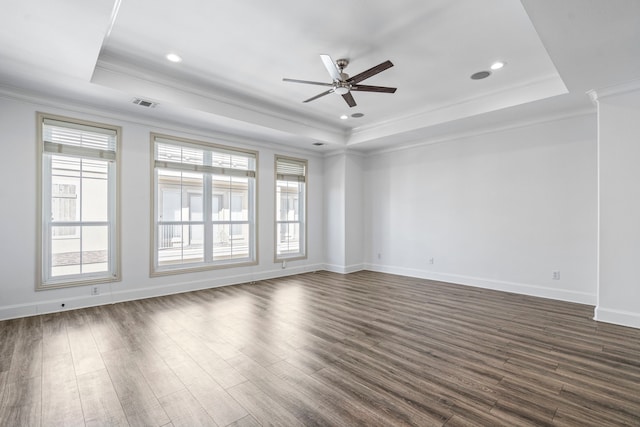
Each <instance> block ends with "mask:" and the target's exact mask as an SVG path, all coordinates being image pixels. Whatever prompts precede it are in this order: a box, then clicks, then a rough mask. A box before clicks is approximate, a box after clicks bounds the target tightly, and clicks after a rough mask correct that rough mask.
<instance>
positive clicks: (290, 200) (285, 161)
mask: <svg viewBox="0 0 640 427" xmlns="http://www.w3.org/2000/svg"><path fill="white" fill-rule="evenodd" d="M275 160H276V161H275V169H276V212H275V214H276V236H275V240H276V245H275V246H276V247H275V250H276V257H275V259H276V261H284V260H290V259H298V258H304V257H306V255H307V251H306V249H307V244H306V236H307V226H306V224H307V221H306V200H307V196H306V189H307V161H306V160H301V159H295V158H291V157H285V156H276V159H275Z"/></svg>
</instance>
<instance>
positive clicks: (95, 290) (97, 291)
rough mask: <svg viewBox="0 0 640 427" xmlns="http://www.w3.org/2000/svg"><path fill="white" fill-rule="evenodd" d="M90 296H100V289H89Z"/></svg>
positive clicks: (95, 287)
mask: <svg viewBox="0 0 640 427" xmlns="http://www.w3.org/2000/svg"><path fill="white" fill-rule="evenodd" d="M91 295H100V288H99V287H97V286H94V287H92V288H91Z"/></svg>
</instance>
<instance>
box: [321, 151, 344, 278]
mask: <svg viewBox="0 0 640 427" xmlns="http://www.w3.org/2000/svg"><path fill="white" fill-rule="evenodd" d="M345 182H346V157H345V156H344V154H337V155H333V156H329V157H327V158H326V159H325V161H324V191H325V194H324V230H325V236H324V259H325V263H326V268H327V269H328V270H330V271H336V272H343V269H344V266H345V251H346V247H345V201H346V198H345V194H346V188H345Z"/></svg>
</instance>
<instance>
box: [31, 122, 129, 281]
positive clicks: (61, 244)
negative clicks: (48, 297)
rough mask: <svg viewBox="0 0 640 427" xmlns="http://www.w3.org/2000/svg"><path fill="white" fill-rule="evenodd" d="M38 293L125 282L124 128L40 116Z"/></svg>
mask: <svg viewBox="0 0 640 427" xmlns="http://www.w3.org/2000/svg"><path fill="white" fill-rule="evenodd" d="M38 135H39V137H38V145H39V153H38V158H39V169H40V170H41V179H40V180H39V184H38V185H39V195H40V197H39V200H40V207H39V211H40V215H39V217H40V221H39V226H38V234H39V242H40V250H39V254H40V257H39V258H40V259H39V262H38V264H39V269H38V276H39V277H38V283H37V286H36V288H37V289H48V288H57V287H63V286H72V285H83V284H92V283H103V282H112V281H116V280H119V279H120V270H119V264H120V262H119V259H120V256H119V251H118V241H119V224H118V205H119V196H118V176H117V174H118V172H117V163H118V147H119V135H120V128H118V127H115V126H109V125H104V124H99V123H90V122H84V121H78V120H74V119H69V118H65V117H58V116H51V115H45V114H38Z"/></svg>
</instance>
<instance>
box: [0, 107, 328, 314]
mask: <svg viewBox="0 0 640 427" xmlns="http://www.w3.org/2000/svg"><path fill="white" fill-rule="evenodd" d="M40 102H42V103H46V104H47V105H39V103H40ZM51 105H56V101H55V100H45V101H33V102H29V101H26V100H16V99H10V98H8V97H2V98H0V129H2V141H0V147H1V148H2V154H3V157H4V158H3V160H4V162H3V167H2V168H0V182H2V190H1V191H0V203H1V208H0V224H2V225H1V227H2V228H1V232H0V236H1V240H0V272H1V278H0V319H4V318H10V317H19V316H27V315H32V314H37V313H44V312H51V311H57V310H59V309H60V305H61V304H62V303H65V308H66V309H69V308H75V307H82V306H89V305H97V304H104V303H109V302H111V301H122V300H128V299H134V298H143V297H149V296H154V295H162V294H167V293H174V292H181V291H186V290H191V289H199V288H207V287H213V286H220V285H225V284H233V283H243V282H248V281H252V280H259V279H262V278H268V277H277V276H281V275H288V274H295V273H300V272H306V271H314V270H318V269H322V268H323V262H324V247H323V236H324V230H323V212H324V208H323V203H324V201H323V192H324V190H323V176H324V164H323V163H324V161H323V159H322V158H320V157H318V156H316V155H315V154H313V153H311V152H306V151H296V150H292V149H290V148H285V147H281V148H276V149H274V148H267V147H264V146H260V145H259V144H256V143H253V144H252V143H250V142H247V144H245V145H242V146H241V147H242V148H250V149H256V150H258V151H259V157H258V161H259V170H258V233H259V236H258V244H259V251H258V253H259V265H257V266H252V267H241V268H226V269H219V270H211V271H206V272H198V273H189V274H180V275H171V276H165V277H156V278H150V277H149V258H150V249H149V246H150V243H149V242H150V237H149V233H150V231H149V230H150V225H149V221H150V213H149V211H150V179H151V177H150V148H149V144H150V142H149V132H152V131H153V132H161V133H166V134H171V135H176V136H181V137H187V138H193V139H198V140H203V141H210V142H216V143H220V144H226V145H231V146H239V147H240V145H238V144H236V143H229V142H225V141H224V140H221V139H216V138H215V136H214V135H206V134H202V133H190V131H189V130H188V129H168V128H165V127H162V125H154V124H140V123H136V122H134V121H132V120H135V119H131V118H125V117H119V116H115V115H114V114H110V113H107V112H96V111H90V112H88V111H89V110H88V109H86V108H82V107H76V106H71V107H69V106H66V107H65V108H62V107H52V106H51ZM36 111H42V112H46V113H52V114H60V115H65V116H69V117H74V118H78V119H85V120H92V121H97V122H104V123H109V124H112V125H118V126H122V128H123V131H122V135H123V141H122V155H121V164H120V167H121V173H122V175H121V179H122V194H121V196H122V199H121V209H122V211H121V223H122V278H123V280H122V281H121V282H117V283H113V284H104V285H100V286H99V287H100V292H101V295H99V296H90V289H89V287H87V286H81V287H74V288H66V289H56V290H46V291H39V292H36V291H35V290H34V289H35V280H36V278H35V277H36V275H35V271H36V261H35V260H36V251H37V246H36V198H37V194H36V148H37V146H36ZM276 153H277V154H283V155H290V156H294V157H302V158H307V159H308V160H309V186H308V233H309V236H308V258H307V259H306V260H299V261H291V262H288V263H287V267H286V269H282V268H281V264H279V263H278V264H275V263H274V261H273V260H274V246H273V245H274V203H275V196H274V172H273V163H274V154H276Z"/></svg>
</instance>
